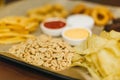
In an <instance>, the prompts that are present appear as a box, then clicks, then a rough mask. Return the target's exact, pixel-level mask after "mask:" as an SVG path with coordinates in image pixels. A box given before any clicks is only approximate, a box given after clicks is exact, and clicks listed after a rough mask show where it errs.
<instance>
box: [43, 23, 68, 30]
mask: <svg viewBox="0 0 120 80" xmlns="http://www.w3.org/2000/svg"><path fill="white" fill-rule="evenodd" d="M65 25H66V23H65V22H63V21H49V22H45V23H44V26H45V27H46V28H49V29H59V28H63V27H64V26H65Z"/></svg>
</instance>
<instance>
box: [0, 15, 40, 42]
mask: <svg viewBox="0 0 120 80" xmlns="http://www.w3.org/2000/svg"><path fill="white" fill-rule="evenodd" d="M38 25H39V23H38V22H35V21H34V20H33V19H31V18H27V17H23V16H9V17H5V18H2V19H0V44H8V43H17V42H21V41H24V40H26V39H27V38H33V36H32V35H30V34H29V33H31V32H34V31H35V30H36V29H37V27H38Z"/></svg>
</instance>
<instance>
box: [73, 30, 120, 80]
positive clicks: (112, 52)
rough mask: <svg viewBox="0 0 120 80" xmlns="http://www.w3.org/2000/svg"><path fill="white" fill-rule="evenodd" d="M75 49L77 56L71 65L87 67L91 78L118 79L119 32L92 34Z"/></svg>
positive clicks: (102, 79) (119, 59)
mask: <svg viewBox="0 0 120 80" xmlns="http://www.w3.org/2000/svg"><path fill="white" fill-rule="evenodd" d="M85 46H86V47H85ZM76 50H77V53H78V54H79V56H78V57H76V60H74V62H73V64H72V66H80V67H81V66H82V67H84V68H87V70H88V71H89V73H90V74H91V76H92V77H93V80H120V67H119V66H120V32H116V31H110V32H105V31H103V32H102V33H101V34H100V36H97V35H92V36H91V37H89V38H88V40H87V41H85V42H84V44H82V46H81V45H80V46H79V47H76ZM83 54H84V55H83ZM80 57H82V58H84V60H82V62H80V61H81V58H80Z"/></svg>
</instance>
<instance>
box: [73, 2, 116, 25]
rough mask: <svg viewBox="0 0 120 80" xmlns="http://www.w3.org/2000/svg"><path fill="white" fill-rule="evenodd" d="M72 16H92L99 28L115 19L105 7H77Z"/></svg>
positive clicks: (80, 5) (81, 5)
mask: <svg viewBox="0 0 120 80" xmlns="http://www.w3.org/2000/svg"><path fill="white" fill-rule="evenodd" d="M71 13H72V14H86V15H89V16H92V17H93V19H94V20H95V24H96V25H98V26H104V25H106V24H107V23H108V22H109V21H110V20H112V19H113V18H114V15H113V14H112V12H110V10H109V9H108V8H107V7H105V6H95V7H93V8H92V7H87V6H86V5H84V4H79V5H76V6H75V7H74V8H73V9H72V11H71Z"/></svg>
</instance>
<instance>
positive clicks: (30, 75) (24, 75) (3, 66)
mask: <svg viewBox="0 0 120 80" xmlns="http://www.w3.org/2000/svg"><path fill="white" fill-rule="evenodd" d="M0 80H57V79H55V78H52V77H50V76H46V75H43V74H42V73H36V72H32V71H30V70H24V69H22V68H19V67H17V66H15V65H11V64H8V63H6V62H3V61H1V60H0Z"/></svg>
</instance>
